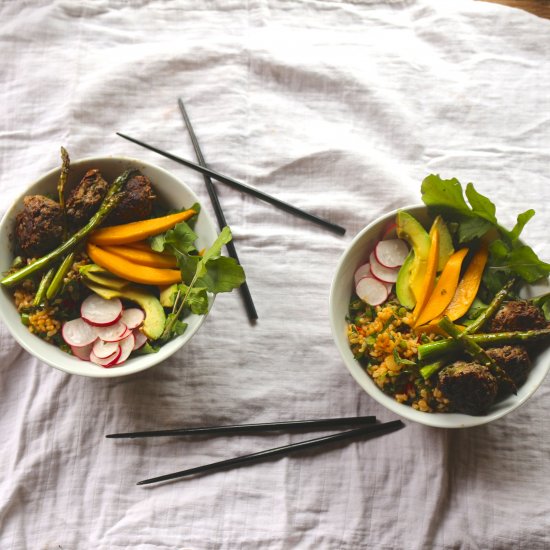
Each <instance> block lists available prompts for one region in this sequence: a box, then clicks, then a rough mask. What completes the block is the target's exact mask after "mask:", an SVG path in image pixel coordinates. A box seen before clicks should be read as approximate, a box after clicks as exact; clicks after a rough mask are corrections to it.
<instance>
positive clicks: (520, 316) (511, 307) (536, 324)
mask: <svg viewBox="0 0 550 550" xmlns="http://www.w3.org/2000/svg"><path fill="white" fill-rule="evenodd" d="M546 324H547V323H546V319H545V318H544V315H543V313H542V311H541V310H540V309H539V308H538V307H537V306H535V305H533V304H531V303H529V302H527V301H525V300H514V301H512V302H506V303H505V304H504V305H503V306H502V307H501V308H500V309H499V310H498V311H497V313H496V315H495V317H494V318H493V320H492V321H491V331H492V332H507V331H514V330H532V329H537V328H544V327H546Z"/></svg>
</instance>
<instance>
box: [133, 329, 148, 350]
mask: <svg viewBox="0 0 550 550" xmlns="http://www.w3.org/2000/svg"><path fill="white" fill-rule="evenodd" d="M133 334H134V339H135V342H134V351H135V350H136V349H140V348H142V347H143V346H144V345H145V342H147V336H145V334H143V332H141V330H139V329H137V328H135V329H134V331H133Z"/></svg>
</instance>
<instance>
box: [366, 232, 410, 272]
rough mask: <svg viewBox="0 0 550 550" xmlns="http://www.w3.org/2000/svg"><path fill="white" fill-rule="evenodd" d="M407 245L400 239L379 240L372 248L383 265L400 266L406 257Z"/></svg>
mask: <svg viewBox="0 0 550 550" xmlns="http://www.w3.org/2000/svg"><path fill="white" fill-rule="evenodd" d="M408 253H409V247H408V246H407V244H406V243H405V241H402V240H401V239H389V240H386V241H379V243H378V244H377V245H376V247H375V249H374V255H375V256H376V259H377V260H378V263H379V264H380V265H383V266H384V267H390V268H394V267H401V266H402V265H403V262H404V261H405V259H406V258H407V254H408Z"/></svg>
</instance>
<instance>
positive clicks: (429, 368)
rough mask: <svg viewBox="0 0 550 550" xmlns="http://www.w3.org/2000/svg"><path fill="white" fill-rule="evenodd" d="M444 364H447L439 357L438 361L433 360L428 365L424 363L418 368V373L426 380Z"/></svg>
mask: <svg viewBox="0 0 550 550" xmlns="http://www.w3.org/2000/svg"><path fill="white" fill-rule="evenodd" d="M446 364H447V363H446V361H442V360H441V359H440V360H438V361H434V362H433V363H430V364H429V365H424V366H423V367H422V368H421V369H420V375H421V376H422V378H424V380H428V378H430V376H432V375H434V374H435V373H436V372H438V371H440V370H441V369H442V368H443V367H444V366H445V365H446Z"/></svg>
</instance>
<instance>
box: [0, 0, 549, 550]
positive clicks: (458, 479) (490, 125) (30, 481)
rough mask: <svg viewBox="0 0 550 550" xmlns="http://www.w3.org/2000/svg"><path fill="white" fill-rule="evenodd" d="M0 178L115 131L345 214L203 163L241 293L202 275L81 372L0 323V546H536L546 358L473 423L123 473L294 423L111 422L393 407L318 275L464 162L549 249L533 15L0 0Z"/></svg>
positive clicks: (541, 519)
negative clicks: (208, 290) (177, 312)
mask: <svg viewBox="0 0 550 550" xmlns="http://www.w3.org/2000/svg"><path fill="white" fill-rule="evenodd" d="M0 45H1V52H2V64H1V66H0V74H1V86H0V189H1V193H2V199H1V206H2V209H3V210H5V208H6V206H7V205H8V204H9V203H10V202H11V201H12V200H13V199H14V198H15V197H16V196H18V195H19V193H20V192H21V189H23V188H24V187H25V186H26V185H28V184H29V183H30V182H32V181H33V180H34V179H35V178H37V177H38V176H40V175H41V174H42V173H44V172H46V171H48V170H50V169H51V168H53V167H55V166H57V165H58V163H59V158H58V155H59V147H60V145H64V146H65V147H66V148H67V149H68V150H69V153H70V155H71V157H72V158H73V159H75V160H76V159H79V158H83V157H86V156H93V155H102V154H105V155H108V154H113V155H127V156H135V157H139V158H142V159H145V160H148V161H150V162H153V163H156V164H158V165H160V166H162V167H164V168H166V169H168V170H170V171H172V172H174V173H175V174H176V175H178V176H180V177H181V178H183V179H184V180H185V181H186V182H188V183H189V185H191V186H192V187H193V189H194V190H195V191H196V193H198V194H199V196H200V197H201V199H202V203H203V205H204V207H205V208H206V209H207V210H209V211H210V212H212V209H211V206H210V203H209V199H208V196H207V194H206V192H205V190H204V186H203V182H202V180H201V178H200V177H199V176H197V175H196V174H194V173H192V172H191V171H189V170H187V169H185V168H183V167H181V166H179V165H176V164H174V163H172V162H171V161H169V160H166V159H164V158H161V157H159V156H157V155H155V154H154V153H151V152H149V151H145V150H143V149H141V148H139V147H137V146H134V145H132V144H129V143H128V142H126V141H124V140H122V139H120V138H118V137H117V136H116V135H115V132H116V131H122V132H127V133H128V134H130V135H133V136H135V137H138V138H142V139H144V140H146V141H149V142H151V143H154V144H156V145H158V146H160V147H163V148H165V149H168V150H171V151H174V152H175V153H177V154H180V155H182V156H186V157H188V158H193V150H192V147H191V145H190V142H189V139H188V137H187V135H186V132H185V129H184V126H183V124H182V121H181V118H180V115H179V111H178V109H177V104H176V99H177V97H178V96H181V97H182V98H183V99H184V101H185V102H186V104H187V107H188V111H189V114H190V116H191V118H192V121H193V123H194V126H195V129H196V132H197V134H198V136H199V139H200V141H201V144H202V146H203V149H204V153H205V156H206V158H207V161H209V162H210V164H211V165H212V166H213V167H215V168H216V169H218V170H220V171H222V172H226V173H227V174H230V175H232V176H234V177H236V178H241V179H242V180H244V181H246V182H248V183H250V184H252V185H255V186H257V187H259V188H261V189H263V190H265V191H267V192H269V193H272V194H274V195H278V196H279V197H281V198H282V199H284V200H286V201H288V202H291V203H293V204H296V205H298V206H301V207H303V208H305V209H309V210H310V211H313V212H316V213H317V214H319V215H322V216H325V217H327V218H329V219H331V220H332V221H334V222H336V223H339V224H342V225H344V226H345V227H346V228H347V233H346V235H345V236H344V237H339V236H335V235H333V234H331V233H329V232H326V231H323V230H322V229H319V228H318V227H316V226H314V225H312V224H309V223H307V222H305V221H302V220H299V219H297V218H294V217H292V216H290V215H288V214H285V213H282V212H281V211H278V210H276V209H274V208H273V207H271V206H269V205H266V204H265V203H262V202H259V201H257V200H255V199H253V198H251V197H248V196H243V195H242V194H240V193H238V192H236V191H234V190H231V189H228V188H225V187H223V186H218V189H219V193H220V196H221V201H222V204H223V206H224V208H225V211H226V216H227V218H228V222H229V224H230V225H231V227H232V229H233V231H234V235H235V242H236V246H237V249H238V252H239V254H240V257H241V261H242V263H243V265H244V267H245V269H246V272H247V274H248V281H249V285H250V289H251V292H252V295H253V297H254V300H255V302H256V305H257V309H258V312H259V315H260V319H259V322H258V323H257V325H256V326H250V324H249V323H248V321H247V319H246V315H245V312H244V307H243V305H242V302H241V299H240V296H239V294H238V293H233V294H231V295H221V296H219V297H218V299H217V300H216V303H215V307H214V310H213V311H212V313H211V315H210V316H209V317H208V319H207V321H206V322H205V324H204V325H203V326H202V328H201V330H200V332H199V333H198V334H197V335H196V337H195V338H193V340H192V341H191V343H190V344H189V345H188V346H186V347H185V348H184V349H182V350H181V351H180V352H179V353H177V354H176V355H175V356H174V357H173V358H172V359H170V360H168V361H166V362H164V363H163V364H161V365H159V366H157V367H155V368H153V369H150V370H148V371H146V372H143V373H141V374H138V375H135V376H130V377H126V378H120V379H112V380H97V379H86V378H80V377H76V376H69V375H66V374H64V373H62V372H59V371H56V370H54V369H52V368H50V367H48V366H46V365H45V364H42V363H40V362H39V361H37V360H35V359H34V358H33V357H31V356H30V355H28V354H27V353H26V352H24V351H22V349H21V348H20V347H19V346H18V345H17V344H16V343H15V341H14V340H13V339H12V337H11V336H10V334H9V332H8V331H7V329H6V327H5V326H3V325H0V368H1V371H0V372H1V376H0V443H1V444H0V464H1V466H2V468H1V470H2V472H1V477H0V547H1V548H2V549H12V548H13V549H27V548H29V549H48V550H51V549H62V550H67V549H76V548H78V549H79V548H83V549H89V548H96V549H116V548H139V549H159V548H185V549H198V550H202V549H227V550H233V549H242V550H252V549H254V550H256V549H294V548H297V549H356V548H373V549H387V550H389V549H401V548H403V549H416V548H418V549H420V548H426V549H432V548H433V549H458V548H461V549H475V548H480V549H493V550H495V549H512V548H514V549H525V550H537V549H543V548H549V547H550V540H549V532H550V496H549V493H550V491H549V489H550V481H549V480H550V460H549V457H550V424H549V422H548V418H549V416H550V402H549V398H550V382H549V381H546V383H544V384H543V386H542V387H541V388H539V390H538V391H537V393H536V394H535V395H534V397H533V398H532V399H531V400H530V401H529V402H528V403H527V404H526V405H525V406H523V407H521V408H520V409H519V410H517V411H515V412H513V413H512V414H510V415H509V416H507V417H505V418H503V419H501V420H499V421H497V422H495V423H494V424H491V425H488V426H484V427H479V428H475V429H468V430H459V431H446V430H438V429H432V428H427V427H423V426H420V425H414V424H410V423H409V424H408V425H407V427H406V428H405V429H404V430H401V431H399V432H397V433H395V434H392V435H389V436H385V437H382V438H379V439H375V440H372V441H368V442H366V441H365V442H354V443H350V444H348V445H343V446H339V447H336V448H332V449H331V450H327V451H325V452H315V453H304V454H301V455H300V456H294V457H289V458H283V459H281V460H278V461H273V462H269V463H264V464H259V465H255V466H252V467H246V468H241V469H234V470H231V471H226V472H222V473H216V474H213V475H210V476H205V477H199V478H195V479H189V480H186V481H182V482H177V483H171V484H165V485H163V486H157V487H149V488H144V487H137V486H136V485H135V483H136V481H138V480H140V479H143V478H146V477H150V476H154V475H158V474H163V473H168V472H171V471H175V470H180V469H184V468H186V467H191V466H196V465H200V464H203V463H207V462H212V461H216V460H221V459H223V458H228V457H232V456H235V455H238V454H244V453H248V452H254V451H256V450H260V449H264V448H268V447H272V446H278V445H283V444H286V443H289V442H291V441H299V440H301V439H306V438H307V437H309V436H310V434H307V435H306V436H304V434H292V435H290V434H277V435H270V436H242V437H241V436H238V437H231V438H206V437H203V438H199V439H196V440H185V441H184V440H165V441H161V440H149V441H137V440H136V441H112V440H107V439H105V438H104V435H105V434H106V433H109V432H113V431H130V430H137V429H153V428H168V427H179V426H182V425H195V426H198V425H210V424H218V423H247V422H269V421H273V420H278V419H301V418H314V417H329V416H339V415H356V414H376V415H377V416H378V417H379V418H380V419H382V420H390V419H393V418H394V416H393V415H392V414H390V413H388V412H387V411H385V410H383V409H382V408H381V407H380V406H378V405H377V404H376V403H375V402H374V401H373V400H372V399H370V398H369V397H368V396H367V395H366V394H364V393H363V391H362V390H361V389H360V388H359V387H358V386H357V385H356V383H355V382H354V381H353V379H352V378H351V376H350V375H349V374H348V372H347V371H346V369H345V368H344V365H343V362H342V361H341V359H340V358H339V356H338V353H337V351H336V348H335V346H334V344H333V342H332V338H331V334H330V329H329V322H328V292H329V287H330V283H331V278H332V275H333V272H334V270H335V266H336V263H337V261H338V258H339V257H340V255H341V253H342V252H343V250H344V248H345V247H346V245H347V244H348V243H349V242H350V240H351V239H352V237H353V236H354V235H355V234H356V232H357V231H358V230H359V229H361V228H362V227H363V226H365V225H366V224H367V223H368V222H369V221H371V220H372V219H373V218H375V217H376V216H378V215H379V214H381V213H383V212H385V211H387V210H390V209H393V208H396V207H398V206H402V205H404V204H410V203H417V202H419V201H420V194H419V185H420V182H421V180H422V178H423V177H424V176H425V175H427V174H428V173H432V172H435V173H440V174H441V175H442V176H445V177H454V176H456V177H458V178H459V179H461V180H462V181H463V182H464V183H467V182H468V181H473V182H474V183H475V184H476V185H477V188H478V189H479V191H481V192H482V193H486V194H488V195H489V196H490V197H491V198H493V200H494V202H495V203H496V204H497V205H498V210H497V213H498V215H499V218H501V219H502V221H503V223H505V224H507V225H512V224H513V222H514V220H515V215H516V214H517V213H518V212H520V211H523V210H525V209H527V208H530V207H534V208H536V210H537V215H536V216H535V218H534V219H533V220H532V221H531V222H530V223H529V225H528V227H527V229H526V232H525V237H526V239H527V240H528V241H529V242H531V243H532V244H534V245H536V246H535V248H536V249H537V251H538V252H539V253H540V254H541V256H542V257H543V258H546V259H549V258H550V245H548V244H547V240H548V203H549V201H550V178H549V176H548V167H549V160H550V149H549V143H550V96H549V89H550V22H549V21H546V20H543V19H539V18H537V17H535V16H532V15H529V14H527V13H525V12H522V11H519V10H514V9H509V8H505V7H502V6H497V5H493V4H486V3H478V2H471V1H468V0H463V1H461V2H451V3H449V2H445V1H441V0H437V1H436V0H433V1H428V0H402V1H399V0H387V1H386V2H383V1H380V2H377V1H362V2H332V1H324V0H316V1H314V0H310V1H307V2H306V1H304V2H299V1H286V2H282V1H279V2H278V1H274V0H273V1H267V0H261V1H260V0H257V1H256V0H250V1H248V2H240V1H237V0H218V1H216V0H210V1H207V2H191V1H189V2H185V1H175V0H174V1H169V2H162V1H160V0H158V1H147V0H139V1H134V2H131V1H122V0H119V1H110V2H109V1H107V0H99V1H94V2H76V1H68V0H65V1H61V0H53V1H52V0H49V1H47V2H45V1H39V2H38V1H36V2H31V1H20V2H10V1H8V0H3V1H2V2H0Z"/></svg>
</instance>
